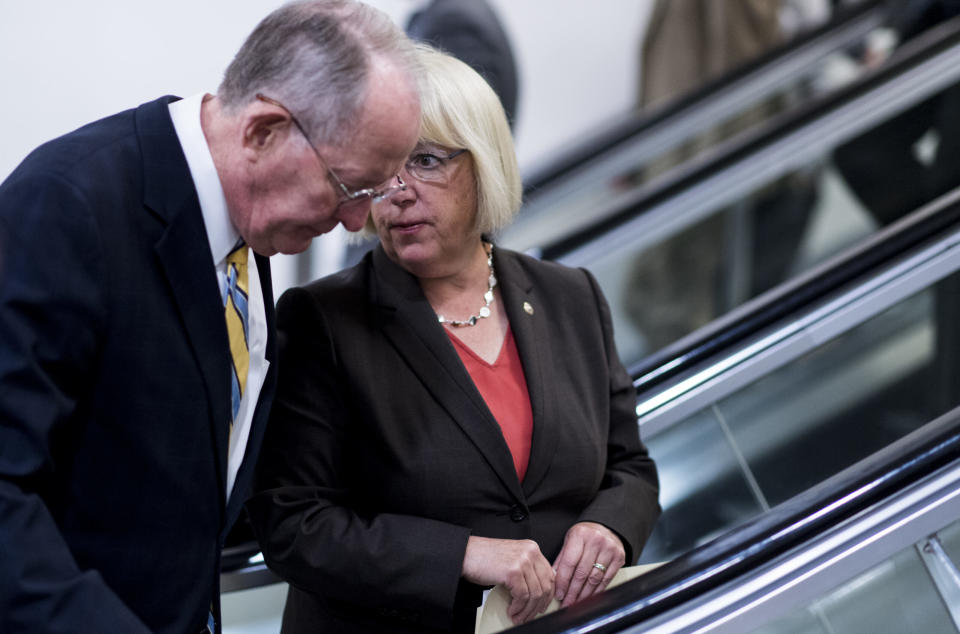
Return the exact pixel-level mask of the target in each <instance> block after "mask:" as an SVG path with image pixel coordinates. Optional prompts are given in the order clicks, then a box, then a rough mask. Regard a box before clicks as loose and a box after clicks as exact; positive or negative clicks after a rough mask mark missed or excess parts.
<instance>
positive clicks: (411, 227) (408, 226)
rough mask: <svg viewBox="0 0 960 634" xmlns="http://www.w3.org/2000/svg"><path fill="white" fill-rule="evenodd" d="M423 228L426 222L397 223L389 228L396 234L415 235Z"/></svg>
mask: <svg viewBox="0 0 960 634" xmlns="http://www.w3.org/2000/svg"><path fill="white" fill-rule="evenodd" d="M425 226H427V223H426V222H402V223H401V222H398V223H395V224H394V225H392V226H391V227H390V228H391V229H392V230H393V231H396V232H398V233H416V232H417V231H419V230H420V229H422V228H423V227H425Z"/></svg>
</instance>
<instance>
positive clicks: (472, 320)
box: [437, 244, 497, 328]
mask: <svg viewBox="0 0 960 634" xmlns="http://www.w3.org/2000/svg"><path fill="white" fill-rule="evenodd" d="M486 246H487V268H488V269H490V277H489V278H487V292H486V293H484V294H483V307H482V308H481V309H480V312H479V313H477V314H476V315H470V317H468V318H467V319H464V320H462V321H461V320H459V319H447V318H446V317H444V316H443V315H439V314H438V315H437V321H439V322H440V323H441V324H449V325H450V326H453V327H454V328H463V327H464V326H476V325H477V320H478V319H485V318H487V317H489V316H490V303H491V302H492V301H493V287H494V286H496V285H497V277H496V276H495V275H494V274H493V245H492V244H487V245H486Z"/></svg>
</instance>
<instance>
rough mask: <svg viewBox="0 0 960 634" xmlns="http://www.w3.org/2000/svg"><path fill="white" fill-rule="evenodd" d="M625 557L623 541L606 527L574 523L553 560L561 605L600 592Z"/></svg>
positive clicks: (566, 604) (558, 598) (563, 605)
mask: <svg viewBox="0 0 960 634" xmlns="http://www.w3.org/2000/svg"><path fill="white" fill-rule="evenodd" d="M625 560H626V553H625V552H624V550H623V543H622V542H621V541H620V538H619V537H617V535H616V533H614V532H613V531H611V530H610V529H609V528H607V527H606V526H604V525H602V524H597V523H595V522H578V523H576V524H574V525H573V526H571V527H570V530H568V531H567V536H566V537H565V538H564V540H563V548H562V549H561V550H560V554H559V555H557V560H556V561H555V562H554V564H553V567H554V569H555V570H556V571H557V578H556V586H557V601H560V605H561V607H567V606H569V605H573V604H574V603H576V602H577V601H581V600H583V599H586V598H587V597H589V596H591V595H594V594H598V593H600V592H603V591H604V590H605V589H606V588H607V584H609V583H610V580H611V579H613V576H614V575H615V574H617V571H618V570H620V568H622V567H623V563H624V561H625ZM594 564H600V566H603V567H604V568H605V570H604V569H601V568H600V567H598V566H594Z"/></svg>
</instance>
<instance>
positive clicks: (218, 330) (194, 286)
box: [136, 98, 231, 499]
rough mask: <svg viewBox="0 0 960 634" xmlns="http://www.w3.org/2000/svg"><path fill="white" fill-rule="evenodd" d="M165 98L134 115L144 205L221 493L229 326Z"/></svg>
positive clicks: (228, 415) (227, 413) (226, 426)
mask: <svg viewBox="0 0 960 634" xmlns="http://www.w3.org/2000/svg"><path fill="white" fill-rule="evenodd" d="M170 101H172V98H164V99H160V100H157V101H153V102H150V103H147V104H144V105H143V106H140V108H139V109H138V111H137V114H136V121H137V132H138V134H139V136H140V140H141V147H142V150H143V163H144V204H145V206H146V207H147V208H148V209H149V210H151V211H152V212H153V214H154V215H155V217H156V218H157V219H158V220H159V221H160V222H161V223H162V224H163V225H164V227H163V228H162V233H161V235H160V238H159V240H158V241H157V242H156V244H155V250H156V252H157V257H158V259H159V262H160V265H161V267H162V268H163V272H164V274H165V275H166V277H167V280H168V281H169V284H170V289H171V292H172V294H173V297H174V301H175V303H176V306H177V309H178V311H179V313H180V316H181V318H182V319H183V324H184V328H185V330H186V332H187V337H188V339H189V341H190V345H191V346H192V348H193V350H194V357H195V359H196V361H197V365H198V366H199V367H200V372H201V374H202V376H203V380H204V384H205V386H206V390H207V394H208V405H209V408H210V411H211V418H212V420H211V421H210V423H211V426H212V432H211V433H212V434H213V439H214V446H215V447H216V459H215V468H216V470H217V478H218V481H219V484H220V489H221V492H222V493H225V486H226V485H225V476H226V472H227V467H226V459H227V442H228V433H229V428H230V426H229V423H230V418H231V412H230V408H229V402H230V397H229V394H230V391H229V390H230V385H229V366H228V363H229V361H228V359H227V356H226V355H225V354H224V353H223V351H224V350H227V349H229V345H228V342H227V328H226V324H225V322H224V320H223V306H222V305H221V304H220V300H219V292H218V286H217V278H216V273H215V271H214V268H213V255H212V254H211V252H210V245H209V241H208V239H207V232H206V229H205V227H204V224H203V217H202V215H201V212H200V203H199V201H198V199H197V194H196V191H195V189H194V187H193V179H192V177H191V176H190V171H189V169H188V167H187V163H186V159H185V158H184V156H183V150H182V149H181V147H180V142H179V140H178V139H177V136H176V133H175V132H174V129H173V124H172V122H171V120H170V116H169V111H168V110H167V104H168V103H169V102H170ZM199 406H200V405H199V404H198V407H199ZM224 497H225V495H224V496H221V499H223V498H224Z"/></svg>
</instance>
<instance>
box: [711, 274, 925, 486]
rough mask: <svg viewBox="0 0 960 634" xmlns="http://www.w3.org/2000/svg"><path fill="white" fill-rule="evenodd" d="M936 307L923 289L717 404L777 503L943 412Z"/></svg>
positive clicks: (745, 455)
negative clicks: (937, 404)
mask: <svg viewBox="0 0 960 634" xmlns="http://www.w3.org/2000/svg"><path fill="white" fill-rule="evenodd" d="M932 309H933V296H932V293H931V292H924V293H921V294H920V295H917V296H915V297H913V298H911V299H910V300H908V301H905V302H902V303H900V304H898V305H896V306H894V307H892V308H890V309H889V310H887V311H885V312H884V313H882V314H880V315H878V316H876V317H874V318H873V319H870V320H868V321H867V322H865V323H863V324H861V325H860V326H858V327H856V328H854V329H853V330H851V331H849V332H847V333H845V334H844V335H842V336H840V337H838V338H837V339H834V340H832V341H830V342H828V343H827V344H825V345H823V346H821V347H820V348H818V349H816V350H814V351H812V352H810V353H809V354H807V355H806V356H804V357H803V358H801V359H798V360H797V361H795V362H793V363H791V364H790V365H788V366H786V367H784V368H782V369H780V370H778V371H776V372H773V373H772V374H770V375H768V376H766V377H764V378H762V379H760V380H759V381H756V382H755V383H753V384H752V385H750V386H748V387H747V388H745V389H743V390H740V391H739V392H738V393H736V394H734V395H733V396H731V397H729V398H727V399H724V400H723V401H721V402H720V403H719V404H718V407H719V409H720V411H721V412H722V414H723V416H724V417H725V419H726V421H727V423H728V424H729V425H730V430H731V433H732V434H733V436H734V438H735V442H736V443H737V444H738V445H739V446H740V449H741V451H742V452H743V455H744V457H745V458H746V460H747V463H748V464H749V465H750V468H751V469H752V470H753V473H754V475H755V476H756V479H757V482H758V483H759V485H760V488H761V490H763V492H764V495H765V496H766V498H767V500H768V502H769V503H770V504H771V505H774V504H777V503H779V502H782V501H783V500H785V499H787V498H789V497H791V496H793V495H795V494H797V493H800V492H801V491H804V490H806V489H807V488H809V487H811V486H813V485H814V484H817V483H818V482H821V481H823V480H824V479H826V478H828V477H830V476H831V475H833V474H834V473H837V472H838V471H840V470H842V469H844V468H845V467H848V466H850V465H851V464H853V463H854V462H856V461H857V460H860V459H862V458H865V457H867V456H868V455H870V454H872V453H873V452H875V451H877V450H878V449H881V448H883V447H885V446H887V445H889V444H890V443H891V442H893V441H894V440H896V439H898V438H900V437H902V436H904V435H905V434H907V433H909V432H911V431H913V430H915V429H917V428H919V427H921V426H922V425H924V424H925V423H926V422H927V421H929V420H931V419H932V418H934V417H935V414H937V413H940V412H934V411H933V409H934V408H933V407H932V406H931V404H930V403H929V399H928V397H929V396H931V394H930V393H929V391H928V390H926V389H924V386H925V385H926V382H927V381H928V380H929V375H930V367H931V364H932V362H933V359H934V355H935V349H936V346H935V339H934V337H935V332H934V326H933V316H932Z"/></svg>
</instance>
